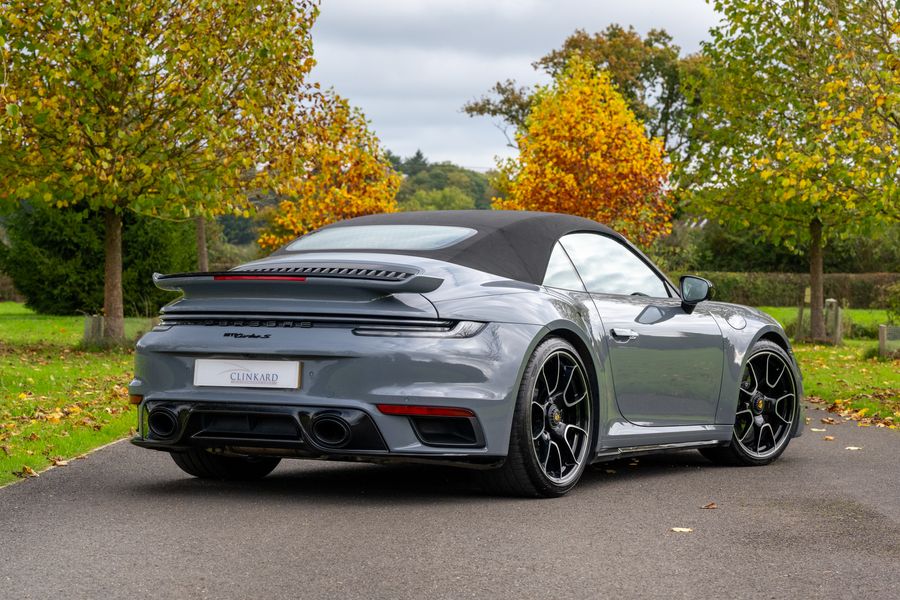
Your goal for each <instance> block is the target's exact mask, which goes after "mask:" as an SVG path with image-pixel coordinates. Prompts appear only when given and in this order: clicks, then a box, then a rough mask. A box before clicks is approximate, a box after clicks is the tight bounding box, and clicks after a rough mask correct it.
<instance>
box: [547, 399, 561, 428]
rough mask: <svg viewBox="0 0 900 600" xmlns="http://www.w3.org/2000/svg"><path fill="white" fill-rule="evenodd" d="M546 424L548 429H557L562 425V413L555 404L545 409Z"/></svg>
mask: <svg viewBox="0 0 900 600" xmlns="http://www.w3.org/2000/svg"><path fill="white" fill-rule="evenodd" d="M547 422H548V423H549V424H550V427H559V426H560V425H561V424H562V413H561V412H560V410H559V408H557V407H556V405H555V404H551V405H550V406H549V407H548V408H547Z"/></svg>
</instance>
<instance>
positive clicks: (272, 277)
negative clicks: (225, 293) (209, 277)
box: [213, 275, 306, 281]
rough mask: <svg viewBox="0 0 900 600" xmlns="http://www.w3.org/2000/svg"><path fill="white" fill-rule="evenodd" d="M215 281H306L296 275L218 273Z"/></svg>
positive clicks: (304, 278)
mask: <svg viewBox="0 0 900 600" xmlns="http://www.w3.org/2000/svg"><path fill="white" fill-rule="evenodd" d="M213 281H306V277H297V276H295V275H216V276H215V277H213Z"/></svg>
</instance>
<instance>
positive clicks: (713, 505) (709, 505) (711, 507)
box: [700, 502, 719, 510]
mask: <svg viewBox="0 0 900 600" xmlns="http://www.w3.org/2000/svg"><path fill="white" fill-rule="evenodd" d="M700 508H705V509H707V510H713V509H716V508H719V505H718V504H716V503H715V502H710V503H709V504H704V505H703V506H701V507H700Z"/></svg>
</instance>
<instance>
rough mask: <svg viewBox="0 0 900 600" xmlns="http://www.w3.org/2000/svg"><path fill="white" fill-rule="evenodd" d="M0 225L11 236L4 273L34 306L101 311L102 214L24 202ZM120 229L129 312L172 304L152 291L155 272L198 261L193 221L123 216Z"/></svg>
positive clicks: (0, 261) (1, 266)
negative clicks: (121, 232)
mask: <svg viewBox="0 0 900 600" xmlns="http://www.w3.org/2000/svg"><path fill="white" fill-rule="evenodd" d="M0 223H2V225H3V227H4V228H5V230H6V232H7V238H8V239H7V242H8V244H2V243H0V270H2V271H3V272H5V273H7V274H8V275H9V276H10V277H11V278H12V280H13V282H14V283H15V285H16V287H17V288H18V289H19V291H20V292H22V294H24V295H25V299H26V304H27V305H28V306H29V307H31V308H32V309H34V310H35V311H37V312H39V313H45V314H57V315H70V314H76V313H91V314H96V313H98V312H99V311H100V310H101V309H102V308H103V270H104V269H103V236H104V219H103V215H101V214H99V213H85V212H83V211H80V210H77V209H75V208H64V209H56V208H51V207H50V206H48V205H47V204H46V203H44V202H34V203H32V202H23V203H21V204H20V205H18V206H16V207H15V208H14V209H13V210H11V211H9V212H8V213H7V214H5V215H4V216H3V219H2V221H0ZM122 231H123V248H122V266H123V271H122V288H123V298H124V307H125V312H126V313H128V314H132V315H147V314H151V313H152V312H154V311H156V310H158V309H159V307H160V306H162V304H164V303H166V302H168V301H170V300H171V299H172V295H171V293H169V292H164V291H162V290H160V289H157V288H156V286H155V285H153V281H152V278H151V276H152V275H153V273H154V272H155V271H166V272H183V271H186V270H189V269H190V268H191V267H192V265H193V264H194V261H195V260H196V254H195V252H196V247H195V245H194V231H193V227H192V223H191V222H190V221H184V222H171V221H165V220H162V219H155V218H152V217H142V216H140V215H136V214H134V213H125V214H124V215H123V216H122Z"/></svg>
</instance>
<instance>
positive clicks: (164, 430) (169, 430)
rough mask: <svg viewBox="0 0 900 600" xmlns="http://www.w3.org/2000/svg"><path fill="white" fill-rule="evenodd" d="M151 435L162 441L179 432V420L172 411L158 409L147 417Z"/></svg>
mask: <svg viewBox="0 0 900 600" xmlns="http://www.w3.org/2000/svg"><path fill="white" fill-rule="evenodd" d="M147 426H148V427H149V428H150V433H152V434H153V435H154V436H156V437H158V438H160V439H167V438H170V437H172V436H173V435H175V433H176V432H177V431H178V418H177V417H176V416H175V413H173V412H172V411H171V410H168V409H166V408H157V409H154V410H151V411H150V414H149V415H148V417H147Z"/></svg>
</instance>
